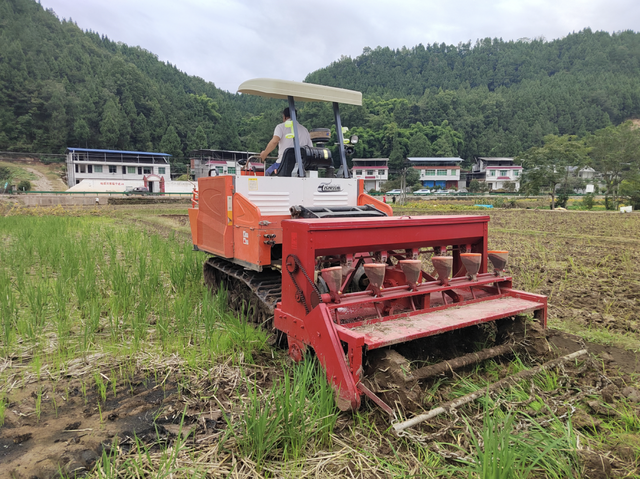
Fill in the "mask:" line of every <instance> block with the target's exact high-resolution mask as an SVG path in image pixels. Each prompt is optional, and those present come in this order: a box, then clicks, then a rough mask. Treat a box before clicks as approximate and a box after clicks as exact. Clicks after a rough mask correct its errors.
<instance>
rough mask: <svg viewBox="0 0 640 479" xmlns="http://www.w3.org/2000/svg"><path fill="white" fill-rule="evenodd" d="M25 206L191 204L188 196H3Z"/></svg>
mask: <svg viewBox="0 0 640 479" xmlns="http://www.w3.org/2000/svg"><path fill="white" fill-rule="evenodd" d="M0 198H5V199H8V200H10V201H13V202H16V203H22V204H23V205H24V206H58V205H62V206H94V205H151V204H166V203H170V204H175V203H178V204H191V197H188V196H179V197H178V196H174V197H164V196H110V195H96V194H94V195H47V194H29V193H24V194H19V195H6V196H4V195H1V196H0Z"/></svg>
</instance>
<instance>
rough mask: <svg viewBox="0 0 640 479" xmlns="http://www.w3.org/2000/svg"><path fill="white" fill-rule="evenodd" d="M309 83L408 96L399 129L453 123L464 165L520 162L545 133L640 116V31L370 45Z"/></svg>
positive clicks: (371, 95) (369, 94)
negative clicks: (493, 159) (467, 161)
mask: <svg viewBox="0 0 640 479" xmlns="http://www.w3.org/2000/svg"><path fill="white" fill-rule="evenodd" d="M306 81H308V82H311V83H320V84H324V85H331V86H339V87H342V88H351V89H356V90H360V91H362V92H363V93H364V94H365V97H366V98H368V99H375V98H379V99H392V98H396V99H397V98H403V99H404V102H403V103H401V104H399V107H400V108H399V109H396V110H395V111H394V112H392V113H393V115H392V116H391V119H393V120H395V121H396V123H397V124H398V126H400V127H406V126H407V125H409V124H414V123H415V122H418V121H420V122H422V123H426V122H428V121H432V122H433V123H435V124H440V123H441V122H442V121H444V120H447V121H448V122H449V124H450V125H451V126H452V127H453V128H454V129H455V130H456V131H458V132H459V133H461V134H462V138H463V142H464V143H463V145H462V146H461V148H460V154H461V155H462V156H463V157H465V158H469V157H470V156H472V155H486V156H503V155H504V156H513V155H516V154H517V153H518V152H521V151H524V150H525V149H527V148H529V147H531V146H537V145H540V144H541V143H542V138H543V137H544V136H545V135H547V134H560V135H563V134H577V135H584V134H585V133H587V132H593V131H595V130H598V129H600V128H604V127H606V126H608V125H610V124H611V123H613V124H619V123H621V122H623V121H625V120H627V119H630V118H638V117H640V34H638V33H634V32H630V31H626V32H621V33H616V34H609V33H606V32H592V31H591V30H589V29H585V30H583V31H581V32H579V33H574V34H570V35H568V36H566V37H565V38H563V39H560V40H553V41H543V40H533V41H529V40H519V41H510V42H505V41H502V40H498V39H494V40H491V39H485V40H482V41H478V42H476V44H475V45H473V46H472V45H471V44H470V43H467V44H461V45H458V46H453V45H444V44H441V45H427V46H426V47H425V46H422V45H419V46H417V47H414V48H411V49H405V48H403V49H400V50H391V49H389V48H380V47H378V48H376V49H375V50H372V49H370V48H366V49H365V50H364V52H363V54H362V55H360V56H358V57H357V58H353V59H351V58H342V59H341V60H340V61H337V62H335V63H333V64H331V65H330V66H328V67H326V68H323V69H321V70H318V71H316V72H313V73H311V74H309V75H308V76H307V78H306Z"/></svg>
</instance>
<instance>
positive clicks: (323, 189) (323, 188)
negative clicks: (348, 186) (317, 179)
mask: <svg viewBox="0 0 640 479" xmlns="http://www.w3.org/2000/svg"><path fill="white" fill-rule="evenodd" d="M318 191H319V192H320V193H333V192H334V191H342V188H341V187H340V185H332V184H331V181H330V182H329V183H320V184H319V185H318Z"/></svg>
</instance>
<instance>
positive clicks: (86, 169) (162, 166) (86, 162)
mask: <svg viewBox="0 0 640 479" xmlns="http://www.w3.org/2000/svg"><path fill="white" fill-rule="evenodd" d="M170 157H171V155H169V154H167V153H155V152H142V151H121V150H96V149H90V148H67V184H68V185H69V188H71V187H73V186H75V185H77V184H79V183H80V182H81V181H83V180H87V182H90V183H91V184H92V185H93V184H95V185H97V186H99V187H102V191H124V190H125V189H126V188H127V187H131V188H133V187H136V186H146V187H147V188H149V191H151V192H164V191H165V183H167V182H168V181H170V180H171V166H170V165H169V158H170Z"/></svg>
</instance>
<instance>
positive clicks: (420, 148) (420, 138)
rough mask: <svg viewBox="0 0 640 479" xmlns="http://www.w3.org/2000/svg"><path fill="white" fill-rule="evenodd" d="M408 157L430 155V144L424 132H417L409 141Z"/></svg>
mask: <svg viewBox="0 0 640 479" xmlns="http://www.w3.org/2000/svg"><path fill="white" fill-rule="evenodd" d="M408 156H409V157H428V156H431V144H430V143H429V139H428V138H427V137H426V136H425V135H424V133H421V132H418V133H416V134H415V135H413V136H412V137H411V140H410V141H409V154H408Z"/></svg>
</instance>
